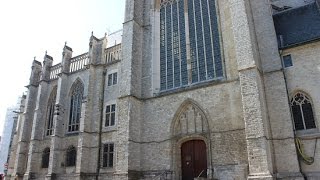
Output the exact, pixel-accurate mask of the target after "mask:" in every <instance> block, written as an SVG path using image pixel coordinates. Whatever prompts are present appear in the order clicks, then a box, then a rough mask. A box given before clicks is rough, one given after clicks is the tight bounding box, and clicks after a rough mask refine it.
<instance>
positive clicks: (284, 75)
mask: <svg viewBox="0 0 320 180" xmlns="http://www.w3.org/2000/svg"><path fill="white" fill-rule="evenodd" d="M279 44H280V47H283V36H282V35H280V36H279ZM282 53H283V50H279V55H280V59H281V66H282V67H281V71H282V74H283V79H284V84H285V87H286V92H287V98H288V106H289V111H290V119H291V123H292V127H293V138H294V141H295V139H296V137H297V135H296V130H295V125H294V123H293V122H294V120H293V113H292V109H291V103H290V97H289V90H288V82H287V76H286V73H285V72H284V63H283V58H282ZM294 144H295V147H296V149H297V145H296V143H294ZM297 158H298V164H299V171H300V173H301V174H302V176H303V178H304V179H305V180H307V179H308V178H307V176H306V175H305V174H304V173H303V172H302V168H301V163H300V161H299V155H298V153H297Z"/></svg>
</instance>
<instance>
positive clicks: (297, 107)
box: [291, 92, 316, 130]
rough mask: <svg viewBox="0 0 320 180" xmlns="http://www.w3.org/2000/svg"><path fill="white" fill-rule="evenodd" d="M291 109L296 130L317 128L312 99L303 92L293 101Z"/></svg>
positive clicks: (297, 94) (296, 95) (295, 96)
mask: <svg viewBox="0 0 320 180" xmlns="http://www.w3.org/2000/svg"><path fill="white" fill-rule="evenodd" d="M291 109H292V114H293V119H294V125H295V130H306V129H313V128H316V124H315V121H314V116H313V110H312V104H311V100H310V98H309V97H308V96H307V95H305V94H304V93H302V92H298V93H296V94H295V95H294V97H293V98H292V99H291Z"/></svg>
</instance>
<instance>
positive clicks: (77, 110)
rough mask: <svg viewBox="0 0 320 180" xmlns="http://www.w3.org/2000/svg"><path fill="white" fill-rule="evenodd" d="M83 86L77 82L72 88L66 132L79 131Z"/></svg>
mask: <svg viewBox="0 0 320 180" xmlns="http://www.w3.org/2000/svg"><path fill="white" fill-rule="evenodd" d="M82 97H83V85H82V83H81V82H80V81H77V82H76V83H75V84H74V85H73V87H72V93H71V102H70V114H69V124H68V132H76V131H79V125H80V117H81V104H82Z"/></svg>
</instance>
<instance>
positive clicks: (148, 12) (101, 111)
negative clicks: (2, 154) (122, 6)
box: [7, 0, 320, 180]
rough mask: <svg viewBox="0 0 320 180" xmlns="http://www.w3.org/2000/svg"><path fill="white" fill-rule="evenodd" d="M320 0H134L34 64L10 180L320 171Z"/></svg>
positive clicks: (283, 175) (292, 175) (315, 175)
mask: <svg viewBox="0 0 320 180" xmlns="http://www.w3.org/2000/svg"><path fill="white" fill-rule="evenodd" d="M319 9H320V2H319V1H318V0H310V1H302V0H290V1H288V0H145V1H143V0H126V12H125V19H124V24H123V30H122V31H118V32H115V33H113V34H109V35H106V36H105V37H102V38H96V37H95V36H94V35H92V36H91V37H90V43H89V51H88V52H87V53H84V54H82V55H79V56H73V54H72V48H70V47H68V46H67V45H65V46H64V48H63V57H62V62H61V63H58V64H56V65H53V58H52V57H51V56H49V55H48V54H46V55H45V57H44V60H43V63H40V62H38V61H36V60H34V61H33V64H32V72H31V77H30V82H29V85H28V86H27V87H28V94H27V96H26V97H25V99H22V102H21V108H20V111H21V112H20V115H19V119H18V127H17V129H16V134H15V136H14V142H13V145H12V147H13V148H12V150H11V156H10V161H9V169H8V173H7V178H8V179H25V180H27V179H39V180H40V179H46V180H53V179H61V180H72V179H74V180H80V179H81V180H82V179H86V180H87V179H88V180H93V179H101V180H103V179H119V180H125V179H133V180H136V179H137V180H138V179H145V180H153V179H172V180H179V179H180V180H181V179H182V180H192V179H194V178H199V179H201V178H202V179H221V180H224V179H226V180H229V179H238V180H242V179H254V180H258V179H261V180H262V179H263V180H271V179H297V180H300V179H305V178H308V179H320V149H319V148H320V142H318V139H319V137H320V131H319V127H320V93H319V89H320V41H319V40H320V11H319Z"/></svg>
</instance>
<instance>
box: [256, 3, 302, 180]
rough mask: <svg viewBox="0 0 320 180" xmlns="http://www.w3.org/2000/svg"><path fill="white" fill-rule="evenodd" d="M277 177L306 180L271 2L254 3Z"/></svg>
mask: <svg viewBox="0 0 320 180" xmlns="http://www.w3.org/2000/svg"><path fill="white" fill-rule="evenodd" d="M251 10H252V14H253V20H254V28H255V30H256V32H255V33H256V37H257V44H258V47H259V54H260V58H261V67H262V69H263V74H264V75H263V76H264V77H263V78H264V81H263V82H264V87H265V95H266V103H267V107H268V115H269V119H270V127H271V132H272V136H271V137H272V139H274V140H273V141H272V143H273V148H274V151H273V153H274V163H275V167H276V171H275V172H276V173H277V178H290V179H303V176H302V174H301V173H300V170H299V162H298V158H297V152H296V148H295V144H294V134H293V124H292V120H291V115H290V109H289V108H290V107H289V101H288V95H287V91H286V85H285V83H286V82H285V80H284V75H283V72H282V65H281V59H280V56H279V50H278V43H277V37H276V33H275V29H274V23H273V18H272V11H271V5H270V2H269V0H251Z"/></svg>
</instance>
